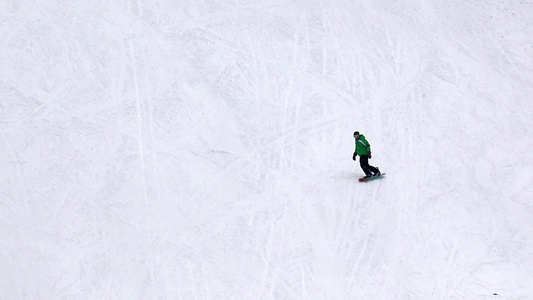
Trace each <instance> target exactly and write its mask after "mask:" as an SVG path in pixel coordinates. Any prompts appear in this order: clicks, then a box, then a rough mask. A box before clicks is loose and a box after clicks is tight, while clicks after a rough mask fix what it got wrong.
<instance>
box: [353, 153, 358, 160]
mask: <svg viewBox="0 0 533 300" xmlns="http://www.w3.org/2000/svg"><path fill="white" fill-rule="evenodd" d="M356 157H357V153H356V152H354V153H353V156H352V159H353V160H354V161H355V158H356Z"/></svg>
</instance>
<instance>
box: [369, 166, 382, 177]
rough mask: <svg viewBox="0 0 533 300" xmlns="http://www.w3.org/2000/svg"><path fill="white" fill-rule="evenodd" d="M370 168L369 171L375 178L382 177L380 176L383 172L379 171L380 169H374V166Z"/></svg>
mask: <svg viewBox="0 0 533 300" xmlns="http://www.w3.org/2000/svg"><path fill="white" fill-rule="evenodd" d="M368 168H369V170H370V171H371V172H372V173H374V176H376V175H380V174H381V172H380V171H379V169H378V168H376V167H374V166H371V165H368Z"/></svg>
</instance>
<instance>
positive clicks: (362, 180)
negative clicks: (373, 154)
mask: <svg viewBox="0 0 533 300" xmlns="http://www.w3.org/2000/svg"><path fill="white" fill-rule="evenodd" d="M385 174H387V173H381V175H379V176H372V177H370V178H364V177H361V178H359V182H367V181H372V180H374V179H381V178H383V176H385Z"/></svg>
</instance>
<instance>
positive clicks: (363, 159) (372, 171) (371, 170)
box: [359, 155, 379, 175]
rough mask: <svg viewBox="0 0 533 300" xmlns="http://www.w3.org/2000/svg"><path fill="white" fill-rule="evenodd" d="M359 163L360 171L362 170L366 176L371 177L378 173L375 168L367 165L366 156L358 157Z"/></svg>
mask: <svg viewBox="0 0 533 300" xmlns="http://www.w3.org/2000/svg"><path fill="white" fill-rule="evenodd" d="M359 163H360V164H361V169H363V172H365V174H366V175H373V174H376V173H377V172H378V171H379V170H378V169H376V167H373V166H371V165H369V164H368V155H361V156H359Z"/></svg>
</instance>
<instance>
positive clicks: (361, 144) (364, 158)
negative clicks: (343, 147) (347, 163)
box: [352, 131, 381, 178]
mask: <svg viewBox="0 0 533 300" xmlns="http://www.w3.org/2000/svg"><path fill="white" fill-rule="evenodd" d="M353 137H354V138H355V152H354V153H353V157H352V159H353V160H354V161H355V158H356V157H357V155H359V163H360V164H361V169H363V172H365V175H366V176H365V177H364V178H370V177H372V176H380V175H381V172H380V171H379V168H376V167H373V166H371V165H369V164H368V160H369V159H370V158H372V152H371V151H370V144H369V143H368V141H367V140H366V139H365V136H364V135H362V134H360V133H359V131H356V132H354V133H353Z"/></svg>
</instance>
